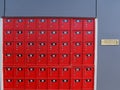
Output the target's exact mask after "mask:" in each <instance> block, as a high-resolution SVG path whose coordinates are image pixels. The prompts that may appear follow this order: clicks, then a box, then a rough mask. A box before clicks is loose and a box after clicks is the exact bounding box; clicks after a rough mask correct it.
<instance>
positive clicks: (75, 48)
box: [71, 42, 83, 53]
mask: <svg viewBox="0 0 120 90" xmlns="http://www.w3.org/2000/svg"><path fill="white" fill-rule="evenodd" d="M82 46H83V45H82V42H73V43H72V44H71V48H72V50H71V53H82Z"/></svg>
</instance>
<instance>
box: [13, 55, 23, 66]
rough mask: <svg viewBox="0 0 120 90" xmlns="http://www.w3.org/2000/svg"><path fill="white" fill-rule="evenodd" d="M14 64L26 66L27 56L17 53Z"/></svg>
mask: <svg viewBox="0 0 120 90" xmlns="http://www.w3.org/2000/svg"><path fill="white" fill-rule="evenodd" d="M14 64H15V65H16V66H17V65H25V54H24V53H16V54H14Z"/></svg>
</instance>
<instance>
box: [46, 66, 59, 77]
mask: <svg viewBox="0 0 120 90" xmlns="http://www.w3.org/2000/svg"><path fill="white" fill-rule="evenodd" d="M58 75H59V69H58V68H56V67H50V68H48V78H58Z"/></svg>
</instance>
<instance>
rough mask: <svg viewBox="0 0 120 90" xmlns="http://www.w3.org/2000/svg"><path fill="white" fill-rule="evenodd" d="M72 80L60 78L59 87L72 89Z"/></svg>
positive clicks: (61, 89)
mask: <svg viewBox="0 0 120 90" xmlns="http://www.w3.org/2000/svg"><path fill="white" fill-rule="evenodd" d="M70 84H71V83H70V80H69V79H61V80H59V87H60V88H59V89H60V90H64V89H65V90H70Z"/></svg>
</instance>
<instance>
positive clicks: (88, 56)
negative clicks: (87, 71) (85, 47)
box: [83, 53, 94, 64]
mask: <svg viewBox="0 0 120 90" xmlns="http://www.w3.org/2000/svg"><path fill="white" fill-rule="evenodd" d="M83 64H94V54H93V53H85V54H84V55H83Z"/></svg>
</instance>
